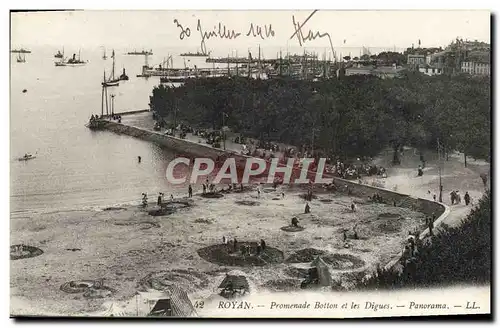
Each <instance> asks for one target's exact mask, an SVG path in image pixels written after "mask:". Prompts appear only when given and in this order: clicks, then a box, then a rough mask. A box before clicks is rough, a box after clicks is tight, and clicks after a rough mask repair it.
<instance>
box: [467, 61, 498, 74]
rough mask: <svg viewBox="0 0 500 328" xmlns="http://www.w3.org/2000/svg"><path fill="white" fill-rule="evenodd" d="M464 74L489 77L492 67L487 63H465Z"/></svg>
mask: <svg viewBox="0 0 500 328" xmlns="http://www.w3.org/2000/svg"><path fill="white" fill-rule="evenodd" d="M461 72H462V73H467V74H471V75H487V76H489V75H490V73H491V65H490V64H489V63H485V62H473V61H464V62H462V67H461Z"/></svg>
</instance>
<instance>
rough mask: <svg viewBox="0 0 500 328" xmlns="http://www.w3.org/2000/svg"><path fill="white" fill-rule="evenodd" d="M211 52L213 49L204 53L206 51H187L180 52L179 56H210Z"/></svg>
mask: <svg viewBox="0 0 500 328" xmlns="http://www.w3.org/2000/svg"><path fill="white" fill-rule="evenodd" d="M210 53H211V51H209V52H208V54H207V53H204V52H199V51H197V52H185V53H183V54H180V55H179V56H182V57H208V56H210Z"/></svg>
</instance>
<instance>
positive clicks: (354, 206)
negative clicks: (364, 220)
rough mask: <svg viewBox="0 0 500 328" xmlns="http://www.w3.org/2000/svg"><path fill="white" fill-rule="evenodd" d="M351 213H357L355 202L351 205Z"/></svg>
mask: <svg viewBox="0 0 500 328" xmlns="http://www.w3.org/2000/svg"><path fill="white" fill-rule="evenodd" d="M351 211H352V212H356V205H355V204H354V202H352V203H351Z"/></svg>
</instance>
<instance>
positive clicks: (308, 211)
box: [304, 203, 311, 214]
mask: <svg viewBox="0 0 500 328" xmlns="http://www.w3.org/2000/svg"><path fill="white" fill-rule="evenodd" d="M304 213H305V214H307V213H311V207H310V206H309V203H306V207H305V209H304Z"/></svg>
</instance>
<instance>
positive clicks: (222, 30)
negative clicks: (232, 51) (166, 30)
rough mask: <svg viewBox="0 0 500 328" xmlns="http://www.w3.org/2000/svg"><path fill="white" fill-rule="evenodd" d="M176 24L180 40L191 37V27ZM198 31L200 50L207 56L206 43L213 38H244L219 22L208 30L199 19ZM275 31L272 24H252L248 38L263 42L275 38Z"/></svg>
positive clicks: (176, 22)
mask: <svg viewBox="0 0 500 328" xmlns="http://www.w3.org/2000/svg"><path fill="white" fill-rule="evenodd" d="M174 24H176V27H177V28H179V29H180V33H179V39H180V40H184V39H185V38H189V37H191V29H190V28H189V27H184V26H183V25H182V24H181V23H180V22H179V21H178V20H177V19H174ZM196 31H198V32H200V48H201V52H202V53H204V54H207V45H206V41H207V40H210V39H212V38H219V39H226V40H233V39H237V38H238V37H240V36H242V33H241V32H237V31H235V30H234V29H230V28H228V27H226V25H225V24H223V23H221V22H219V23H218V24H216V25H214V28H213V29H212V30H210V29H206V28H205V27H204V26H203V24H202V22H201V20H200V19H198V22H197V24H196ZM275 34H276V33H275V31H274V30H273V27H272V25H271V24H267V25H264V27H262V26H260V25H256V24H253V23H251V24H250V26H249V29H248V32H247V34H246V36H247V37H254V38H261V39H262V40H265V39H268V38H273V37H274V36H275Z"/></svg>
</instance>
